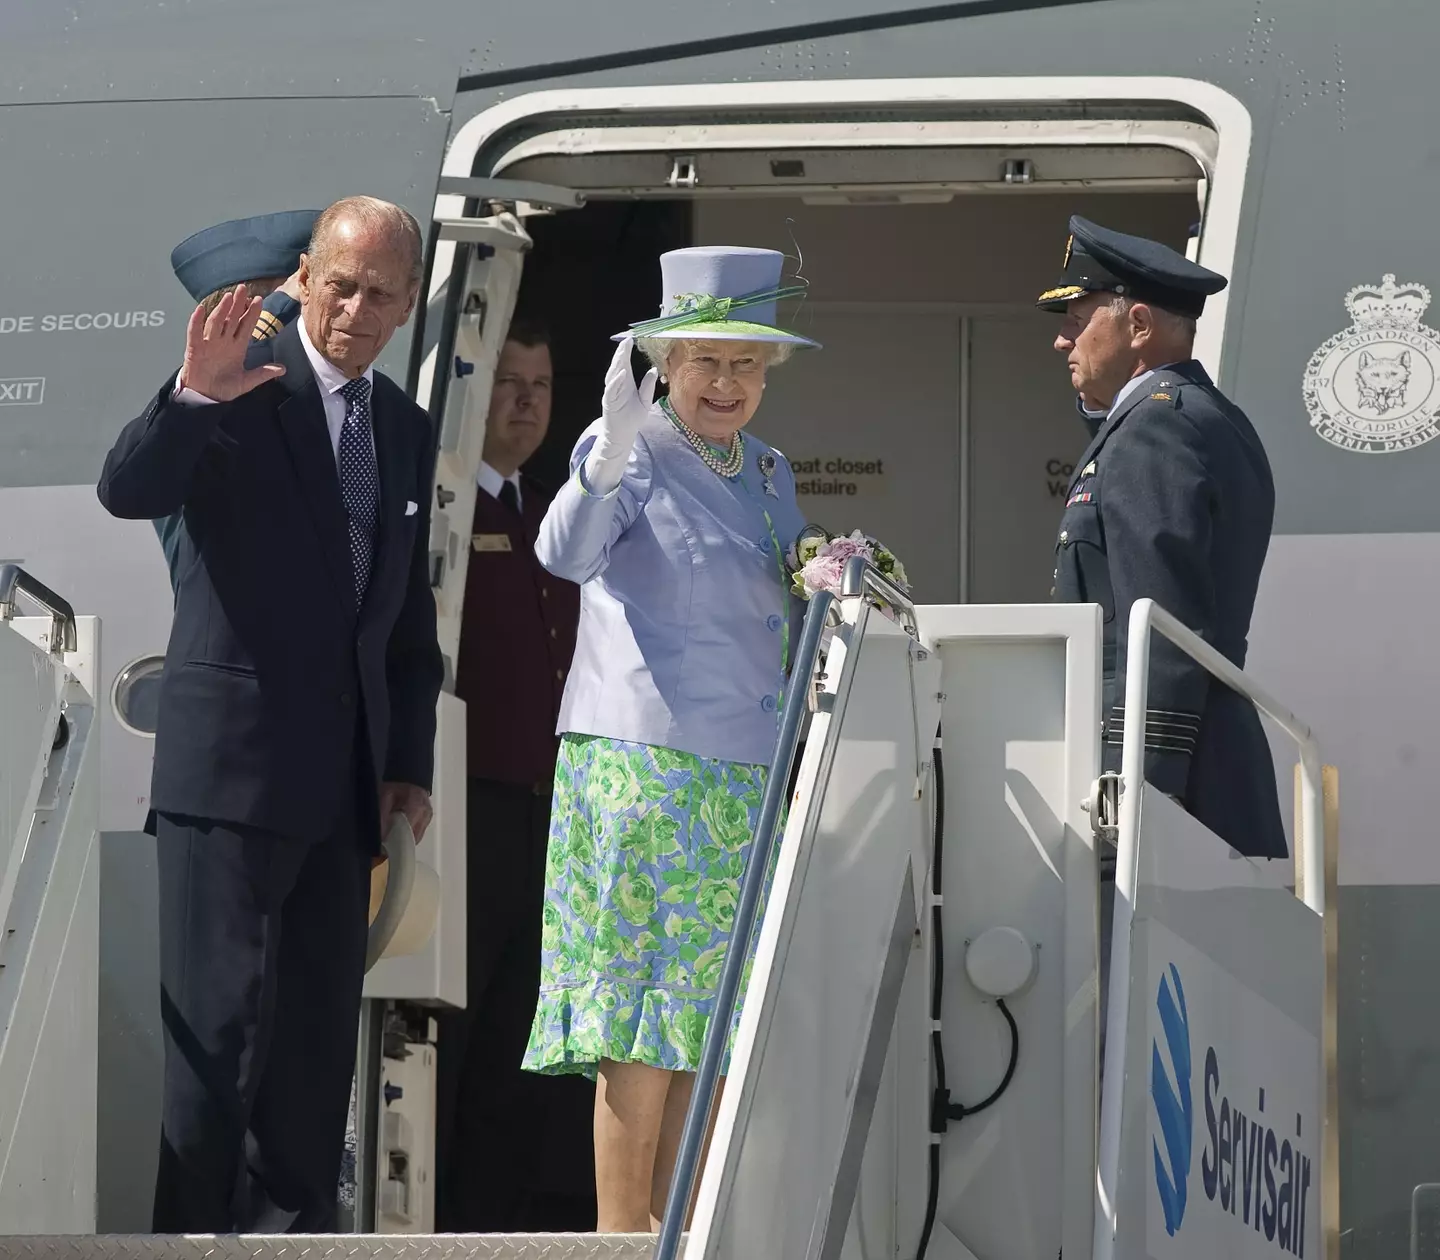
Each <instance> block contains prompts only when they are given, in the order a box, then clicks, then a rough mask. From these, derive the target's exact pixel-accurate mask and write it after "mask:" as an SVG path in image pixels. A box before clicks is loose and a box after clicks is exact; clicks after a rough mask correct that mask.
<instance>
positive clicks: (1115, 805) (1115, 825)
mask: <svg viewBox="0 0 1440 1260" xmlns="http://www.w3.org/2000/svg"><path fill="white" fill-rule="evenodd" d="M1123 786H1124V780H1123V779H1122V778H1121V777H1120V776H1119V775H1118V774H1116V773H1115V772H1114V771H1113V770H1107V771H1106V772H1105V773H1104V774H1102V775H1101V776H1100V777H1099V778H1098V779H1096V780H1095V782H1094V783H1092V784H1091V785H1090V796H1089V799H1087V800H1086V801H1085V802H1084V803H1083V804H1082V805H1081V807H1080V808H1081V809H1083V810H1084V811H1085V812H1086V813H1087V814H1089V815H1090V830H1091V832H1092V834H1093V835H1094V836H1095V839H1096V840H1100V841H1103V842H1104V843H1106V844H1110V845H1115V844H1118V843H1119V842H1120V791H1121V788H1122V787H1123Z"/></svg>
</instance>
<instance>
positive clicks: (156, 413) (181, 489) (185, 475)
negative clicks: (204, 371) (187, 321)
mask: <svg viewBox="0 0 1440 1260" xmlns="http://www.w3.org/2000/svg"><path fill="white" fill-rule="evenodd" d="M176 376H178V373H176ZM176 376H171V377H170V379H169V380H168V381H166V382H165V386H164V388H163V389H161V391H160V392H159V393H158V394H157V395H156V396H155V397H154V398H153V399H152V400H151V402H150V405H149V406H148V407H147V408H146V409H145V410H144V412H143V413H141V414H140V415H139V416H137V417H136V418H135V419H134V420H132V421H130V423H129V424H127V425H126V426H125V427H124V429H122V430H121V431H120V437H119V438H118V439H117V440H116V442H115V445H114V446H113V447H111V448H110V453H109V454H108V455H107V456H105V465H104V467H103V468H102V469H101V472H100V484H99V485H98V486H97V487H96V493H97V494H98V495H99V497H100V502H101V503H102V504H103V505H104V507H105V510H106V511H107V512H109V513H110V515H111V516H118V517H120V518H121V519H122V520H135V521H143V520H156V519H157V518H160V517H166V516H171V515H173V514H174V513H176V512H178V511H179V510H180V509H181V508H182V507H183V506H184V504H185V501H186V500H187V499H188V498H189V497H190V495H191V493H192V492H193V490H194V488H195V486H196V484H197V483H198V482H199V481H200V480H201V479H202V478H203V476H204V475H205V474H206V473H207V472H208V470H209V468H210V461H209V460H208V459H207V456H208V455H210V454H212V453H213V448H214V447H215V445H216V443H217V439H218V437H219V431H220V428H219V427H220V422H221V421H222V420H223V419H224V418H225V417H226V415H228V414H229V413H230V411H231V409H232V407H233V405H234V404H230V403H212V404H210V405H208V406H203V407H200V406H187V405H186V404H184V403H180V402H176V401H174V399H173V398H172V394H173V393H174V389H175V381H176ZM163 541H164V538H163V534H162V542H163Z"/></svg>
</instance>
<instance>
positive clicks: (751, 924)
mask: <svg viewBox="0 0 1440 1260" xmlns="http://www.w3.org/2000/svg"><path fill="white" fill-rule="evenodd" d="M867 591H870V592H873V593H875V594H878V595H880V596H881V598H883V599H884V600H885V601H886V602H887V603H890V604H894V605H895V607H896V608H897V610H899V612H900V613H901V615H902V616H904V617H905V618H906V619H907V620H908V621H909V623H910V625H911V626H912V627H913V626H915V625H916V624H917V623H916V620H915V605H914V604H913V603H912V602H911V600H910V598H909V596H907V595H906V594H905V593H904V592H903V591H902V590H901V589H900V588H899V587H898V586H896V585H895V584H894V583H893V582H891V581H890V580H889V579H888V578H887V577H886V576H885V575H884V574H883V573H881V572H880V570H879V569H877V568H876V567H875V566H874V565H873V564H872V563H871V562H870V561H868V560H866V558H865V557H864V556H852V557H851V558H850V559H849V560H848V561H846V563H845V569H844V573H843V575H842V582H841V598H842V599H854V598H856V597H858V596H860V595H863V594H864V593H866V592H867ZM834 603H835V597H834V596H833V595H831V594H830V593H829V592H828V591H821V592H819V593H818V594H816V595H814V596H812V597H811V599H810V607H809V608H808V609H807V610H806V613H805V624H804V627H803V629H802V630H801V632H800V643H799V646H798V647H797V649H796V652H795V669H794V672H793V673H792V675H791V686H790V688H789V691H788V695H789V697H790V699H791V703H789V704H788V705H786V707H785V713H784V716H783V717H782V719H781V723H780V737H779V739H778V741H777V742H776V745H775V757H774V759H773V761H772V762H771V765H770V777H769V778H768V779H767V780H766V781H765V796H764V798H763V800H762V801H761V804H760V820H759V822H758V823H757V824H756V827H755V839H754V843H753V845H752V847H751V850H750V861H749V864H748V865H747V867H746V871H745V876H746V877H745V879H744V882H743V884H742V886H741V890H740V904H739V906H738V907H737V908H736V910H735V922H734V924H733V926H732V928H731V932H730V948H729V950H728V951H726V954H725V965H724V967H723V968H722V969H721V972H720V988H719V991H718V992H717V993H716V995H715V1010H714V1013H713V1014H712V1015H711V1016H710V1026H709V1027H708V1028H707V1029H706V1030H705V1046H704V1049H703V1050H702V1051H701V1055H700V1069H699V1071H698V1072H697V1073H696V1075H695V1087H694V1089H693V1090H692V1091H691V1094H690V1106H689V1109H688V1110H687V1111H686V1113H685V1128H684V1130H683V1132H682V1133H681V1136H680V1150H679V1152H678V1154H677V1155H676V1158H675V1171H674V1173H673V1174H672V1176H671V1178H670V1190H669V1193H668V1194H667V1196H666V1199H665V1216H664V1218H663V1219H662V1220H661V1222H660V1237H659V1239H658V1241H657V1242H656V1244H655V1260H675V1257H676V1255H677V1253H678V1249H679V1246H680V1237H681V1234H682V1232H683V1231H684V1228H685V1217H686V1215H687V1214H688V1210H689V1207H690V1198H691V1195H692V1194H693V1192H694V1189H695V1182H696V1178H697V1177H698V1176H699V1172H700V1153H701V1151H702V1150H703V1148H704V1144H705V1132H706V1129H707V1128H708V1127H709V1123H710V1111H711V1108H712V1107H713V1106H714V1102H715V1091H716V1087H717V1085H718V1084H719V1081H720V1064H721V1063H722V1062H723V1061H724V1058H725V1048H726V1045H727V1043H728V1042H729V1039H730V1022H731V1020H733V1019H734V1018H735V1005H736V1002H737V1001H738V1000H739V994H740V981H741V979H742V978H743V977H744V974H745V963H746V960H747V956H748V955H749V952H750V949H749V947H750V937H751V934H752V933H753V932H754V930H755V920H756V918H757V917H758V916H759V911H760V893H761V890H762V889H763V888H764V886H765V874H764V873H765V872H766V871H768V870H769V869H770V862H771V859H772V857H773V855H774V851H775V844H776V841H777V838H778V827H779V822H780V809H781V806H782V805H783V804H784V801H785V797H786V796H787V795H788V793H789V789H790V772H791V770H792V769H793V768H794V765H795V749H796V746H797V745H798V744H799V742H800V729H801V722H802V720H803V718H804V716H805V705H804V704H803V703H801V702H800V701H801V698H802V697H803V696H804V695H805V694H806V693H807V692H808V691H809V688H810V686H811V683H812V681H813V679H814V677H815V668H816V666H817V665H818V664H819V662H820V647H821V644H822V642H823V641H824V640H823V634H824V630H825V623H826V620H827V619H828V617H829V615H830V610H831V608H832V607H833V605H834Z"/></svg>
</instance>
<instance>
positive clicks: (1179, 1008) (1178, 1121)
mask: <svg viewBox="0 0 1440 1260" xmlns="http://www.w3.org/2000/svg"><path fill="white" fill-rule="evenodd" d="M1155 1006H1156V1012H1157V1013H1158V1015H1159V1016H1160V1029H1161V1035H1160V1036H1159V1037H1156V1038H1155V1039H1154V1040H1152V1041H1151V1043H1150V1099H1151V1101H1152V1102H1153V1103H1154V1104H1155V1119H1156V1124H1157V1126H1158V1128H1159V1130H1160V1131H1159V1133H1158V1134H1155V1135H1153V1136H1152V1139H1151V1143H1152V1146H1153V1148H1154V1153H1155V1188H1156V1190H1158V1191H1159V1192H1160V1210H1161V1211H1162V1212H1163V1213H1164V1216H1165V1232H1166V1233H1167V1234H1169V1235H1170V1236H1171V1237H1172V1238H1173V1237H1174V1236H1175V1233H1176V1231H1177V1230H1178V1229H1179V1228H1180V1226H1181V1224H1182V1223H1183V1222H1184V1220H1185V1199H1186V1194H1187V1190H1188V1186H1189V1181H1190V1154H1191V1150H1192V1147H1193V1144H1194V1138H1195V1104H1194V1100H1193V1095H1192V1091H1191V1088H1190V1017H1189V1015H1188V1014H1187V1013H1186V1011H1185V987H1184V985H1182V984H1181V983H1180V972H1179V970H1178V969H1177V968H1176V966H1175V964H1174V963H1171V964H1170V971H1169V973H1168V974H1167V975H1165V976H1163V977H1162V978H1161V980H1160V991H1159V993H1158V994H1156V997H1155ZM1162 1039H1163V1040H1164V1043H1165V1044H1164V1046H1163V1047H1162V1046H1161V1044H1160V1042H1161V1040H1162Z"/></svg>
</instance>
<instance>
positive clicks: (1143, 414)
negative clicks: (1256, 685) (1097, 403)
mask: <svg viewBox="0 0 1440 1260" xmlns="http://www.w3.org/2000/svg"><path fill="white" fill-rule="evenodd" d="M1107 454H1108V459H1107V458H1105V457H1104V456H1102V461H1101V462H1102V466H1103V469H1104V481H1103V483H1102V494H1103V498H1102V511H1103V514H1104V528H1105V550H1106V554H1107V556H1108V557H1109V565H1110V581H1111V586H1112V594H1113V596H1114V600H1115V633H1116V661H1115V686H1114V692H1113V694H1112V695H1111V696H1110V697H1109V702H1110V704H1111V708H1110V712H1109V720H1108V722H1107V728H1106V742H1107V744H1109V745H1110V746H1111V747H1112V748H1114V749H1115V750H1116V751H1117V752H1118V746H1119V745H1120V743H1121V742H1122V740H1123V738H1124V733H1125V710H1124V705H1125V673H1126V670H1125V666H1126V652H1127V650H1128V647H1129V630H1130V610H1131V607H1132V606H1133V604H1134V603H1135V601H1136V600H1137V599H1152V600H1154V601H1155V603H1156V604H1158V605H1159V606H1160V607H1161V608H1163V609H1164V610H1165V611H1166V612H1168V613H1169V614H1170V615H1171V616H1173V617H1175V618H1176V619H1177V620H1179V621H1180V622H1181V624H1182V625H1185V626H1187V627H1188V628H1189V629H1191V630H1193V631H1194V632H1195V633H1196V634H1198V635H1199V636H1200V637H1201V638H1203V639H1204V640H1205V641H1206V642H1209V643H1213V642H1214V641H1215V592H1214V589H1213V586H1212V583H1211V576H1210V575H1211V568H1210V539H1211V514H1212V511H1213V507H1214V493H1213V485H1212V482H1211V478H1210V475H1209V473H1208V471H1207V469H1206V466H1205V460H1204V452H1203V447H1202V443H1201V440H1200V435H1199V433H1198V432H1197V431H1196V429H1195V427H1194V425H1193V424H1192V423H1191V421H1189V420H1188V419H1187V418H1186V416H1185V413H1184V412H1183V411H1182V410H1180V409H1179V408H1178V407H1169V406H1167V407H1163V408H1161V407H1154V408H1152V407H1150V406H1148V405H1146V404H1142V406H1141V407H1138V408H1136V410H1135V411H1134V412H1133V413H1132V414H1131V415H1130V416H1128V417H1127V418H1126V420H1125V423H1124V425H1123V428H1122V430H1121V432H1120V433H1119V434H1117V435H1116V438H1115V439H1112V449H1111V450H1110V451H1108V452H1107ZM1106 492H1108V493H1106ZM1209 690H1210V675H1209V673H1208V672H1207V671H1206V670H1205V668H1204V667H1203V666H1201V665H1199V664H1198V663H1197V662H1195V661H1194V660H1192V659H1191V658H1190V657H1189V656H1188V655H1186V654H1185V653H1184V652H1182V651H1180V649H1179V648H1177V647H1176V646H1175V645H1174V644H1172V643H1171V642H1170V641H1169V640H1168V639H1166V638H1165V637H1164V636H1162V635H1160V634H1153V635H1152V636H1151V640H1150V685H1149V691H1148V698H1147V700H1146V712H1145V777H1146V778H1147V779H1148V780H1149V781H1150V782H1151V783H1153V784H1154V785H1155V786H1156V787H1158V788H1159V789H1160V790H1161V791H1163V792H1167V793H1169V794H1170V795H1172V796H1177V797H1181V798H1182V799H1183V797H1184V796H1185V788H1186V784H1187V782H1188V780H1189V775H1190V758H1191V754H1192V753H1193V752H1194V751H1195V742H1196V739H1197V738H1198V736H1199V733H1200V720H1201V717H1202V715H1203V713H1204V710H1205V698H1206V696H1207V694H1208V692H1209Z"/></svg>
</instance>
